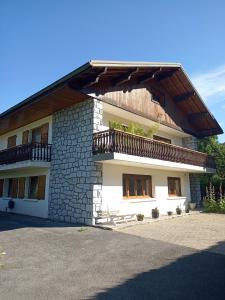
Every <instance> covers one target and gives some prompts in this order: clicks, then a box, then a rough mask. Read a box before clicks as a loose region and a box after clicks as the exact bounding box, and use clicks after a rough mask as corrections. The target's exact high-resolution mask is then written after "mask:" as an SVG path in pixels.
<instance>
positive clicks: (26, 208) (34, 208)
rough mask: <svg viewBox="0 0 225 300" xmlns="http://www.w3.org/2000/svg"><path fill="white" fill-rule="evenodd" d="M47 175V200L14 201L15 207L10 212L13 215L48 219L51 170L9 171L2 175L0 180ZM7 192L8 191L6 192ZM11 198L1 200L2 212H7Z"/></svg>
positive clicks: (0, 209) (0, 207) (0, 208)
mask: <svg viewBox="0 0 225 300" xmlns="http://www.w3.org/2000/svg"><path fill="white" fill-rule="evenodd" d="M38 175H46V186H45V200H35V199H26V198H25V199H13V201H14V202H15V206H14V208H13V209H11V210H9V209H8V211H9V212H12V213H19V214H25V215H31V216H36V217H42V218H47V217H48V195H49V169H47V168H35V169H32V170H29V169H26V170H25V169H21V170H17V171H15V172H12V171H9V172H7V173H6V172H4V174H3V173H2V174H1V173H0V178H4V179H5V178H14V177H30V176H38ZM6 192H7V191H6ZM10 199H11V198H8V197H2V198H0V211H6V208H7V207H8V201H9V200H10Z"/></svg>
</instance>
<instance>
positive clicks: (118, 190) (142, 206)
mask: <svg viewBox="0 0 225 300" xmlns="http://www.w3.org/2000/svg"><path fill="white" fill-rule="evenodd" d="M123 173H125V174H126V173H127V174H140V175H151V176H152V192H153V197H154V198H147V199H146V198H145V199H132V200H128V199H123V189H122V174H123ZM168 176H171V177H180V178H181V191H182V197H175V198H169V197H168V186H167V177H168ZM189 200H190V188H189V176H188V173H184V172H174V171H162V170H155V169H144V168H136V167H128V166H120V165H113V164H103V187H102V210H110V211H115V210H119V211H120V213H122V214H127V213H142V214H144V215H145V216H150V215H151V209H152V208H155V207H158V209H159V211H160V214H167V211H169V210H171V211H173V212H175V210H176V207H177V206H179V207H181V209H182V210H184V209H185V204H186V203H187V201H189Z"/></svg>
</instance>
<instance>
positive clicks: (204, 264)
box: [0, 214, 225, 300]
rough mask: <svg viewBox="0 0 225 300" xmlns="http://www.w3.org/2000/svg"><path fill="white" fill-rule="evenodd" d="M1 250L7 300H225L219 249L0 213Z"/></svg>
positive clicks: (224, 263)
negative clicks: (192, 246)
mask: <svg viewBox="0 0 225 300" xmlns="http://www.w3.org/2000/svg"><path fill="white" fill-rule="evenodd" d="M222 230H224V228H222ZM220 243H221V244H222V243H223V241H220ZM0 247H1V249H2V251H5V252H6V254H5V255H4V257H3V258H2V259H1V261H2V263H3V264H4V266H3V268H1V269H0V299H4V300H8V299H13V300H17V299H19V300H20V299H23V300H26V299H29V300H32V299H114V300H117V299H171V300H174V299H184V300H185V299H204V300H207V299H212V300H215V299H220V300H221V299H225V280H224V278H225V255H223V254H220V253H215V252H213V251H211V250H213V247H214V246H211V247H210V248H211V249H208V250H203V251H198V250H196V249H193V248H189V247H185V246H180V245H177V244H175V243H169V242H166V241H162V240H158V239H152V238H150V237H141V236H139V235H133V234H131V232H129V234H127V233H123V232H112V231H105V230H101V229H97V228H92V227H76V226H74V227H73V226H71V225H68V224H62V223H54V222H50V221H46V220H43V219H38V218H31V217H21V216H16V215H14V216H13V215H6V214H0Z"/></svg>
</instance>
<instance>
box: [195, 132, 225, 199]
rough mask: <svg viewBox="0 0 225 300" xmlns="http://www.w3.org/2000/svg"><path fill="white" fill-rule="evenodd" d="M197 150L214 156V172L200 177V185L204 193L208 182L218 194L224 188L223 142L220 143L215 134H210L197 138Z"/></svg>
mask: <svg viewBox="0 0 225 300" xmlns="http://www.w3.org/2000/svg"><path fill="white" fill-rule="evenodd" d="M198 150H199V151H201V152H204V153H207V154H209V155H211V156H213V157H214V159H215V162H216V173H215V174H205V175H203V176H202V178H201V187H202V192H203V194H204V192H205V190H206V187H207V186H209V184H210V182H211V183H212V184H213V186H215V191H216V193H217V194H218V193H219V191H220V190H223V191H224V190H225V144H220V143H219V141H218V137H217V136H210V137H206V138H202V139H200V140H199V144H198Z"/></svg>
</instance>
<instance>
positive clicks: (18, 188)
mask: <svg viewBox="0 0 225 300" xmlns="http://www.w3.org/2000/svg"><path fill="white" fill-rule="evenodd" d="M24 194H25V178H24V177H19V178H9V180H8V197H10V198H20V199H22V198H24Z"/></svg>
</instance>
